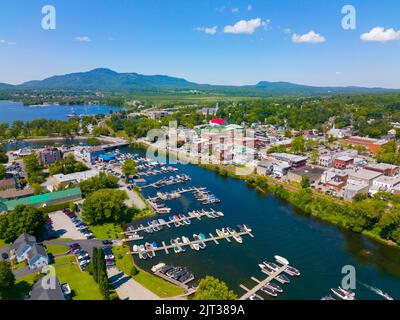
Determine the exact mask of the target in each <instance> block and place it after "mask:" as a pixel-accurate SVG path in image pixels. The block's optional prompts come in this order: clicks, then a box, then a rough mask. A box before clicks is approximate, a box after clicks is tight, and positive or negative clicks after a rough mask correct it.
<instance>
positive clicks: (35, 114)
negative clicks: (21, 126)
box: [0, 101, 120, 123]
mask: <svg viewBox="0 0 400 320" xmlns="http://www.w3.org/2000/svg"><path fill="white" fill-rule="evenodd" d="M119 109H120V108H118V107H111V106H82V105H79V106H46V107H30V106H24V105H23V104H22V103H19V102H12V101H0V123H2V122H8V123H12V122H13V121H16V120H21V121H30V120H35V119H52V120H67V119H68V115H69V114H71V113H73V112H75V113H76V114H78V115H79V114H108V113H110V111H111V112H114V111H117V110H119Z"/></svg>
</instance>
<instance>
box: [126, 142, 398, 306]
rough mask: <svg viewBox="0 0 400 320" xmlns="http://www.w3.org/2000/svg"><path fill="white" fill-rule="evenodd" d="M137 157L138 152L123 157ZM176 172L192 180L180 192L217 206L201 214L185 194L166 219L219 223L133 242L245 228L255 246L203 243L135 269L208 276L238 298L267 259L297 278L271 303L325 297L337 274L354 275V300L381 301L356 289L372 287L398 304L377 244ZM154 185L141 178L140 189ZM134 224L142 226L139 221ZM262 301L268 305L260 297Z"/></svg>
mask: <svg viewBox="0 0 400 320" xmlns="http://www.w3.org/2000/svg"><path fill="white" fill-rule="evenodd" d="M122 151H123V152H134V153H139V154H142V155H144V152H143V151H138V150H134V151H129V150H128V149H125V150H122ZM176 167H177V168H179V172H177V173H186V174H188V175H190V176H191V177H192V181H191V182H190V183H188V184H187V185H186V186H197V187H206V188H207V189H208V190H209V191H210V192H211V193H213V194H215V195H216V196H217V197H218V198H219V199H221V203H220V204H217V205H209V206H201V205H199V204H198V202H197V201H196V200H195V199H194V197H193V196H192V195H191V194H186V195H184V196H183V197H182V198H180V199H178V200H174V201H171V202H167V206H169V207H171V208H172V209H173V210H172V212H171V214H181V213H187V212H189V211H191V210H194V209H201V208H207V207H212V208H215V209H216V210H218V211H222V212H223V213H224V214H225V216H224V217H222V218H220V219H217V220H210V219H208V218H203V219H202V220H201V221H197V220H196V221H194V220H192V225H190V226H187V227H180V228H175V227H172V228H171V229H167V230H164V231H162V232H159V233H155V234H151V235H146V236H145V239H144V240H142V241H140V243H144V242H145V241H151V242H152V241H156V242H157V243H161V241H165V242H166V243H169V241H170V239H173V238H176V237H178V236H180V237H181V236H188V237H190V238H192V235H193V234H194V233H197V234H198V233H204V234H205V235H208V233H210V232H212V233H214V234H215V229H216V228H219V229H220V228H222V227H236V225H237V224H247V225H249V226H250V227H252V229H253V232H252V233H253V234H254V236H255V238H250V237H248V236H244V239H243V240H244V242H243V244H241V245H239V244H237V243H236V242H231V243H228V242H226V241H220V244H219V245H216V244H214V243H211V242H209V243H208V244H207V248H206V250H204V251H201V252H196V251H193V250H186V252H185V253H180V254H173V253H172V252H171V253H170V254H169V255H166V254H165V253H164V252H163V251H160V252H158V254H157V256H156V257H155V258H153V259H151V260H146V261H142V260H138V259H137V260H138V261H137V263H138V265H139V266H141V267H143V268H144V269H146V270H149V269H150V268H151V267H152V266H153V265H155V264H157V263H159V262H165V263H168V264H172V265H180V266H186V267H188V268H189V270H191V271H192V272H193V273H194V274H195V276H196V277H197V278H201V277H203V276H205V275H213V276H215V277H217V278H219V279H221V280H223V281H225V282H226V283H227V284H228V285H229V287H230V288H231V289H232V290H234V291H235V292H236V293H237V294H238V295H242V294H243V293H244V292H243V290H242V289H241V288H240V287H239V286H240V284H244V285H245V286H246V287H248V288H251V287H252V286H254V285H255V282H253V281H252V280H251V279H250V277H252V276H254V277H256V278H259V279H262V278H264V277H265V275H264V274H263V273H261V272H260V271H259V267H258V264H259V263H261V262H262V261H264V260H269V261H272V260H273V257H274V255H281V256H284V257H286V258H287V259H288V260H289V261H290V262H291V264H292V265H293V266H294V267H296V268H298V269H299V270H300V271H301V273H302V274H301V277H299V278H292V283H290V284H286V285H283V287H284V293H283V294H281V295H280V296H279V297H278V298H274V299H321V297H323V296H325V295H327V294H329V293H330V288H333V287H337V286H339V285H340V284H341V281H342V277H343V275H342V274H341V270H342V267H343V266H345V265H352V266H354V267H355V268H356V277H357V289H356V290H355V292H356V294H357V295H356V297H357V299H382V297H380V296H378V295H377V294H375V293H374V292H373V291H372V290H370V289H368V288H367V287H366V286H364V285H362V284H367V285H368V286H373V287H376V288H379V289H382V290H383V291H384V292H388V293H389V294H390V295H392V296H393V297H394V298H397V299H400V250H398V249H396V248H392V247H388V246H385V245H382V244H380V243H377V242H375V241H373V240H371V239H369V238H367V237H365V236H362V235H359V234H355V233H352V232H349V231H346V230H342V229H340V228H338V227H336V226H334V225H332V224H329V223H326V222H323V221H320V220H318V219H314V218H311V217H309V216H307V215H304V214H302V213H301V212H296V210H294V209H293V208H292V207H291V205H290V204H288V203H285V202H282V201H280V200H278V199H277V198H275V197H274V196H272V195H265V194H261V193H259V192H257V191H256V190H255V189H253V188H250V187H248V186H247V185H246V184H245V183H244V182H243V181H240V180H236V179H233V178H226V177H221V176H218V175H217V174H215V173H214V172H212V171H209V170H206V169H203V168H201V167H199V166H196V165H191V164H189V165H182V164H177V165H176ZM160 178H161V177H160V176H158V177H151V178H148V177H146V179H147V181H148V182H152V181H156V180H158V179H160ZM182 187H183V185H177V186H171V187H165V188H163V189H161V191H163V192H164V191H168V190H175V189H177V188H182ZM157 191H158V190H156V189H154V188H149V189H146V190H144V192H143V194H144V196H145V197H148V196H154V195H155V194H156V192H157ZM140 223H143V221H141V222H140ZM264 298H266V299H270V298H268V297H266V296H264Z"/></svg>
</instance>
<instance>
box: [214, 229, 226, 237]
mask: <svg viewBox="0 0 400 320" xmlns="http://www.w3.org/2000/svg"><path fill="white" fill-rule="evenodd" d="M215 232H216V233H217V235H218V237H223V236H224V233H223V232H222V231H221V230H219V229H216V230H215Z"/></svg>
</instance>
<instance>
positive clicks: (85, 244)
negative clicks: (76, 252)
mask: <svg viewBox="0 0 400 320" xmlns="http://www.w3.org/2000/svg"><path fill="white" fill-rule="evenodd" d="M72 243H79V245H80V246H81V248H82V249H83V250H85V251H87V253H89V255H90V256H92V252H93V248H94V247H97V248H102V247H103V246H104V245H103V243H102V242H101V241H100V240H95V239H92V240H74V241H62V240H61V241H57V240H53V241H44V242H43V244H61V245H64V246H67V247H68V246H69V245H70V244H72Z"/></svg>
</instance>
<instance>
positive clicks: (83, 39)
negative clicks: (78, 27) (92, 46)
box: [74, 36, 92, 42]
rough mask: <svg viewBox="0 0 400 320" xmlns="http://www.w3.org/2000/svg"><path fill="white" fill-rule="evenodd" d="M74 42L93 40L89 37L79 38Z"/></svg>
mask: <svg viewBox="0 0 400 320" xmlns="http://www.w3.org/2000/svg"><path fill="white" fill-rule="evenodd" d="M74 41H76V42H90V41H92V40H91V39H90V38H89V37H87V36H79V37H75V38H74Z"/></svg>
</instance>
